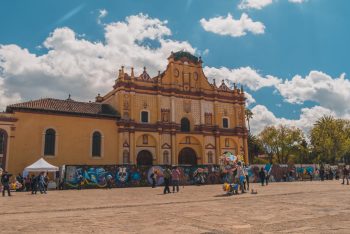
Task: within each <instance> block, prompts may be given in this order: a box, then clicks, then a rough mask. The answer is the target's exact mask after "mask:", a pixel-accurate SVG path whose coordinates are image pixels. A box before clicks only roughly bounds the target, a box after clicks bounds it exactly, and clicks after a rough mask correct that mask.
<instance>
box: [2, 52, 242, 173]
mask: <svg viewBox="0 0 350 234" xmlns="http://www.w3.org/2000/svg"><path fill="white" fill-rule="evenodd" d="M129 72H130V73H127V72H126V71H125V70H124V68H123V67H122V68H121V69H120V70H119V74H118V77H117V79H116V80H115V84H114V86H113V89H112V91H110V92H109V93H107V94H106V95H104V96H101V95H98V96H97V97H96V101H95V102H77V101H74V100H72V99H70V98H68V99H67V100H58V99H52V98H46V99H40V100H35V101H29V102H24V103H18V104H13V105H9V106H8V107H7V109H6V112H5V113H2V114H0V164H1V165H0V166H1V167H2V168H4V169H5V168H6V170H8V171H10V172H12V173H19V172H21V171H22V170H23V169H24V168H25V167H26V166H28V165H30V164H31V163H33V162H35V161H36V160H38V159H39V158H40V157H44V158H45V160H47V161H48V162H49V163H51V164H54V165H56V166H62V165H67V164H86V165H104V164H125V163H131V164H139V165H152V164H192V165H193V164H215V163H218V159H219V157H220V155H222V154H223V153H224V152H232V153H233V154H235V155H237V154H241V155H244V160H245V161H246V162H247V161H248V147H247V129H246V126H245V116H244V113H245V97H244V92H243V89H242V88H241V89H238V88H237V87H236V86H235V87H234V89H232V90H231V89H229V88H228V87H227V86H226V85H225V83H224V81H222V83H221V84H220V86H217V85H216V84H215V81H214V84H211V83H209V82H208V79H207V78H206V76H205V74H204V73H203V69H202V61H201V58H197V57H195V56H193V55H191V54H190V53H188V52H184V51H180V52H176V53H172V54H171V55H170V56H169V58H168V65H167V68H166V70H165V71H164V72H162V73H161V72H159V73H158V75H157V76H155V77H153V78H152V77H150V76H149V74H148V73H147V71H146V68H144V71H143V73H142V74H141V75H135V74H134V71H133V69H132V68H131V70H130V71H129Z"/></svg>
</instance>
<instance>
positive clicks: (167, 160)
mask: <svg viewBox="0 0 350 234" xmlns="http://www.w3.org/2000/svg"><path fill="white" fill-rule="evenodd" d="M163 163H164V164H170V160H169V151H167V150H166V151H164V153H163Z"/></svg>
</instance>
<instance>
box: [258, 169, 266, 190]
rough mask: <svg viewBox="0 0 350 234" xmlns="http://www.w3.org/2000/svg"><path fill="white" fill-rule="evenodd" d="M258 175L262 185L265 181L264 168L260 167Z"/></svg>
mask: <svg viewBox="0 0 350 234" xmlns="http://www.w3.org/2000/svg"><path fill="white" fill-rule="evenodd" d="M259 177H260V182H261V186H264V182H265V171H264V168H263V167H262V168H261V169H260V171H259Z"/></svg>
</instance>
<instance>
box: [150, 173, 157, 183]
mask: <svg viewBox="0 0 350 234" xmlns="http://www.w3.org/2000/svg"><path fill="white" fill-rule="evenodd" d="M156 177H157V170H155V169H153V171H152V173H151V175H150V178H151V180H152V188H155V187H156Z"/></svg>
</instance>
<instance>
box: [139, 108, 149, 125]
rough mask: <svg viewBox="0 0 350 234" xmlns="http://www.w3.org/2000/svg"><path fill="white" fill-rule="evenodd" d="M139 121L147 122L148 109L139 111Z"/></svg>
mask: <svg viewBox="0 0 350 234" xmlns="http://www.w3.org/2000/svg"><path fill="white" fill-rule="evenodd" d="M141 122H142V123H148V122H149V116H148V111H141Z"/></svg>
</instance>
